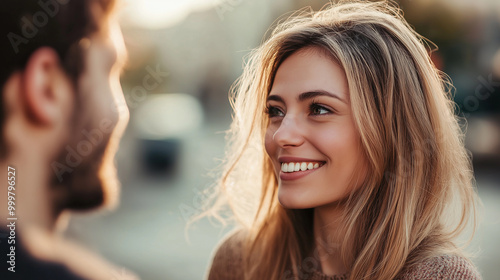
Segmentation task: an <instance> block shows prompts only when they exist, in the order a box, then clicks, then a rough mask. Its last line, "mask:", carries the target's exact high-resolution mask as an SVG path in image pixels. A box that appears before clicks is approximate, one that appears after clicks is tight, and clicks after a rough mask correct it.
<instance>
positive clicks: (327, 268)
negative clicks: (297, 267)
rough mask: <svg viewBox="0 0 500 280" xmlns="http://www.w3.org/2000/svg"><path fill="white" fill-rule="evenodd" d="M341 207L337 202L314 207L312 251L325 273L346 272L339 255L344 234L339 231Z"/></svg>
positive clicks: (337, 273)
mask: <svg viewBox="0 0 500 280" xmlns="http://www.w3.org/2000/svg"><path fill="white" fill-rule="evenodd" d="M341 220H342V207H341V206H340V205H338V204H335V205H328V206H322V207H317V208H315V209H314V245H315V249H314V253H313V257H314V259H315V260H317V261H318V263H319V267H320V268H321V271H322V272H323V273H324V274H326V275H339V274H344V273H346V272H347V271H346V268H345V266H344V264H343V262H342V259H341V257H340V245H341V243H342V241H343V240H342V238H345V236H344V235H343V234H342V233H341V232H340V231H339V229H340V228H341V227H340V224H341Z"/></svg>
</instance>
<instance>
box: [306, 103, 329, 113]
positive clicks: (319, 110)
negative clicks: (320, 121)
mask: <svg viewBox="0 0 500 280" xmlns="http://www.w3.org/2000/svg"><path fill="white" fill-rule="evenodd" d="M310 112H311V115H325V114H330V113H332V110H330V109H328V108H326V107H325V106H322V105H319V104H314V103H313V104H311V106H310Z"/></svg>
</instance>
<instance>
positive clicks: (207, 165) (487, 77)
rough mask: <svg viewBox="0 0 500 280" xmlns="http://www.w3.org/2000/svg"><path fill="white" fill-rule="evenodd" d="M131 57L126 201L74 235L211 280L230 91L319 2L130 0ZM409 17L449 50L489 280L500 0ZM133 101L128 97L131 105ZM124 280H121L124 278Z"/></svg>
mask: <svg viewBox="0 0 500 280" xmlns="http://www.w3.org/2000/svg"><path fill="white" fill-rule="evenodd" d="M123 2H124V7H123V9H122V13H121V25H122V29H123V30H122V31H123V33H124V36H125V40H126V45H127V48H128V52H129V56H130V62H129V65H128V67H127V69H126V71H125V72H124V74H123V76H122V85H123V90H124V93H125V96H126V100H127V106H128V107H129V109H130V115H131V118H130V124H129V126H128V129H127V131H126V133H125V135H124V137H123V140H122V142H121V146H120V150H119V152H118V154H117V157H116V161H117V166H118V171H119V177H120V180H121V182H122V194H121V205H120V207H119V208H118V209H116V210H115V211H113V212H99V213H94V214H91V215H78V214H75V215H73V217H72V219H71V222H70V225H69V230H68V232H67V235H68V237H69V238H72V239H75V240H77V241H78V242H80V243H83V244H85V245H86V246H88V247H89V248H91V249H92V250H94V251H96V252H98V253H100V254H101V255H103V256H105V257H106V258H108V259H110V260H111V261H113V262H114V263H116V264H118V265H119V266H123V267H128V268H130V269H131V270H133V271H135V272H136V273H137V274H138V275H139V276H140V277H141V278H142V279H147V280H149V279H179V280H181V279H186V280H187V279H202V278H203V277H204V275H205V273H206V270H207V267H208V265H209V263H210V260H211V254H212V252H213V250H214V249H215V248H216V245H217V243H218V242H219V241H220V239H221V238H222V237H223V236H224V235H225V234H226V233H227V232H228V231H229V230H230V229H231V226H228V227H222V226H221V225H220V224H218V223H214V222H213V221H210V220H208V219H203V220H201V221H199V222H197V223H195V224H194V225H192V226H191V227H190V228H189V229H188V230H187V231H186V230H185V229H186V222H187V221H188V220H189V218H190V217H192V216H193V215H196V214H198V213H200V212H201V211H202V205H203V201H204V199H205V198H206V194H205V193H204V190H206V189H207V188H208V187H210V186H211V185H212V184H213V182H214V178H213V177H212V176H210V174H211V173H212V171H213V169H214V168H215V167H216V166H217V165H218V164H219V163H220V159H221V158H222V157H223V151H224V131H225V130H227V129H228V128H229V124H230V122H231V109H230V106H229V102H228V91H229V88H230V86H231V84H232V83H233V82H234V80H235V79H236V78H237V77H238V76H239V75H240V74H241V72H242V64H243V58H244V56H245V55H247V54H248V53H249V51H250V50H251V49H253V48H255V47H257V46H258V45H259V44H260V43H261V42H262V40H263V38H265V37H264V34H265V33H266V31H267V30H268V28H269V27H270V26H271V25H272V24H273V22H275V20H276V19H277V18H278V17H280V16H281V15H283V14H285V13H289V12H290V11H293V10H296V9H299V8H302V7H305V6H311V7H312V8H313V9H315V10H318V9H320V8H321V7H322V6H323V5H325V4H326V3H327V2H328V1H319V0H310V1H305V0H275V1H265V0H183V1H174V0H140V1H139V0H124V1H123ZM398 2H399V4H400V6H401V8H402V9H403V11H404V14H405V17H406V18H407V20H408V21H409V22H410V24H411V25H412V26H414V28H415V29H416V30H417V32H419V33H420V34H422V35H423V36H425V37H427V38H428V39H430V40H431V41H432V42H434V43H435V44H436V45H437V46H438V47H439V49H438V50H437V51H436V52H434V53H433V54H432V59H433V61H434V62H435V64H436V65H437V66H438V67H439V68H440V69H441V70H443V71H444V72H446V73H447V74H448V75H449V76H450V77H451V79H452V80H453V83H454V85H455V87H456V92H455V97H454V98H455V102H456V104H457V106H456V107H457V114H459V115H460V116H463V117H465V118H466V120H467V125H468V128H467V134H466V135H467V136H466V143H467V148H468V149H469V150H470V151H471V153H472V157H473V163H474V171H475V174H476V180H477V186H478V192H479V195H480V197H481V199H482V201H483V204H484V207H483V213H482V216H483V220H482V222H481V224H480V227H479V229H478V232H477V234H476V236H475V239H474V240H473V244H472V249H473V250H474V251H476V252H478V257H477V258H476V259H474V262H475V263H476V265H477V266H478V267H479V269H480V271H481V273H482V275H483V277H484V279H487V280H488V279H498V275H499V274H500V3H499V1H498V0H401V1H398ZM123 105H125V104H123ZM117 279H119V277H118V276H117Z"/></svg>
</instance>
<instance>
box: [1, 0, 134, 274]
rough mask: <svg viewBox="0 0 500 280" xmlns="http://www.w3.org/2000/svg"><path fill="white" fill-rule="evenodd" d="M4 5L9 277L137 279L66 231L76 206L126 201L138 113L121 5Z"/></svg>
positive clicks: (28, 1)
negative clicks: (126, 91)
mask: <svg viewBox="0 0 500 280" xmlns="http://www.w3.org/2000/svg"><path fill="white" fill-rule="evenodd" d="M2 4H3V5H2V9H1V12H0V21H1V24H0V30H1V34H0V35H1V37H0V42H1V46H0V56H1V57H2V58H1V61H2V66H1V69H0V84H1V85H2V88H1V95H0V97H1V98H0V100H1V101H0V174H1V176H0V178H1V179H0V224H1V225H2V226H1V227H0V250H1V251H0V258H1V264H0V279H122V278H126V279H134V278H135V277H133V276H131V274H129V273H125V272H124V271H123V270H119V269H116V268H115V267H113V266H112V265H110V264H109V263H107V262H106V261H104V260H103V259H101V258H99V257H98V256H95V255H93V254H92V253H90V252H88V251H86V250H85V249H84V248H81V247H79V246H77V245H76V244H73V243H71V242H69V241H67V240H64V239H63V238H62V237H60V236H59V235H58V231H57V227H58V226H57V225H58V220H59V219H60V217H61V215H62V214H63V213H64V212H65V211H66V210H88V209H94V208H98V207H102V206H112V205H113V204H114V203H115V202H116V198H117V191H118V189H117V188H118V183H117V179H116V174H115V168H114V165H113V156H114V154H115V151H116V149H117V144H118V142H119V138H120V137H121V134H122V133H123V130H124V128H125V126H126V123H127V121H128V110H127V108H126V106H125V105H124V104H125V102H124V98H123V92H122V89H121V86H120V83H119V75H120V68H121V67H122V65H123V59H124V57H125V47H124V43H123V38H122V35H121V31H120V29H119V27H118V25H117V23H116V21H115V19H114V17H113V14H114V13H113V9H114V6H115V3H114V1H113V0H38V1H34V0H25V1H21V0H6V1H5V0H4V1H3V2H2ZM119 104H120V106H118V105H119Z"/></svg>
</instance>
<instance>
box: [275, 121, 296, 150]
mask: <svg viewBox="0 0 500 280" xmlns="http://www.w3.org/2000/svg"><path fill="white" fill-rule="evenodd" d="M273 140H274V141H275V142H276V143H277V144H278V145H279V146H281V147H283V148H285V147H295V146H300V145H301V144H302V143H303V142H304V137H303V131H302V128H301V126H300V125H299V122H298V120H297V118H296V117H291V116H285V117H284V118H283V120H282V121H281V124H280V126H279V127H278V129H277V130H276V131H275V132H274V135H273Z"/></svg>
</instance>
